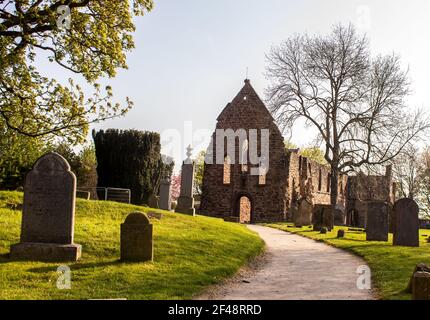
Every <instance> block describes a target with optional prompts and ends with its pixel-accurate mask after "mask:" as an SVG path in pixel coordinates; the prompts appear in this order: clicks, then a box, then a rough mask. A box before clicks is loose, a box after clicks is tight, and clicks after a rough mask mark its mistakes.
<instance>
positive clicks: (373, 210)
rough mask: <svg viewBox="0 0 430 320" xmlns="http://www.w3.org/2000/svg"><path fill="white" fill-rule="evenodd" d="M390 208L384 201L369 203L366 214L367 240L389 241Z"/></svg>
mask: <svg viewBox="0 0 430 320" xmlns="http://www.w3.org/2000/svg"><path fill="white" fill-rule="evenodd" d="M388 215H389V206H388V204H387V203H386V202H382V201H369V202H368V203H367V213H366V220H367V221H366V240H367V241H388Z"/></svg>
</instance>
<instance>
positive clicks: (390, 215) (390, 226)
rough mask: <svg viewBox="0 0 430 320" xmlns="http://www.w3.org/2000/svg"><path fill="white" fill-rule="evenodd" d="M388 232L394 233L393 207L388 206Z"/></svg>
mask: <svg viewBox="0 0 430 320" xmlns="http://www.w3.org/2000/svg"><path fill="white" fill-rule="evenodd" d="M388 232H389V233H394V206H393V205H392V204H391V203H390V204H389V205H388Z"/></svg>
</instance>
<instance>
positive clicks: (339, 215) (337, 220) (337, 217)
mask: <svg viewBox="0 0 430 320" xmlns="http://www.w3.org/2000/svg"><path fill="white" fill-rule="evenodd" d="M345 224H346V215H345V214H344V212H343V211H342V210H341V209H335V210H334V225H335V226H344V225H345Z"/></svg>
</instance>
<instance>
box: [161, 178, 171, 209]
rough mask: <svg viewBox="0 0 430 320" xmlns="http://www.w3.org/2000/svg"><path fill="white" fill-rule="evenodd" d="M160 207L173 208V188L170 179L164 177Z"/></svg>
mask: <svg viewBox="0 0 430 320" xmlns="http://www.w3.org/2000/svg"><path fill="white" fill-rule="evenodd" d="M159 205H160V209H162V210H167V211H170V210H172V188H171V185H170V180H169V179H163V180H162V181H161V184H160V201H159Z"/></svg>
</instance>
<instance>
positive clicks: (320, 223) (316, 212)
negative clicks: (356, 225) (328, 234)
mask: <svg viewBox="0 0 430 320" xmlns="http://www.w3.org/2000/svg"><path fill="white" fill-rule="evenodd" d="M312 220H313V221H312V223H313V225H314V231H321V228H323V227H325V228H327V230H328V231H331V230H332V229H333V227H334V215H333V206H332V205H326V204H317V205H314V209H313V217H312Z"/></svg>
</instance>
